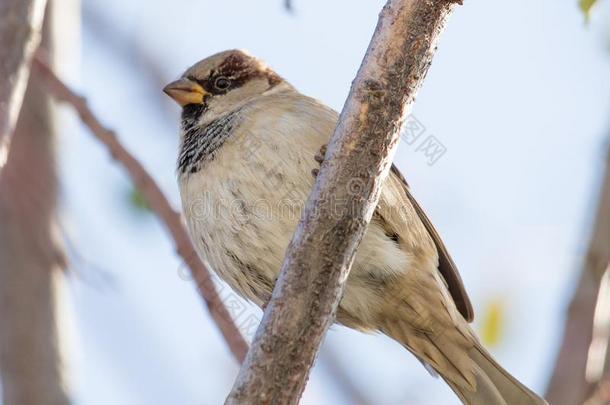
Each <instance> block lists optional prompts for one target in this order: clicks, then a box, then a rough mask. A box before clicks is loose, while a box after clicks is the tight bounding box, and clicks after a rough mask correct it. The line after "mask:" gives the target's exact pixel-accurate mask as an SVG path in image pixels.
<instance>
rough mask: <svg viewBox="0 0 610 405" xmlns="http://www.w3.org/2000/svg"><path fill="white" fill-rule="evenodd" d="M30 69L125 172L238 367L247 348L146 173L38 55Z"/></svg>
mask: <svg viewBox="0 0 610 405" xmlns="http://www.w3.org/2000/svg"><path fill="white" fill-rule="evenodd" d="M33 68H34V69H35V72H36V74H37V75H39V76H40V77H41V79H42V80H43V81H44V83H45V84H46V86H47V88H48V90H49V92H50V93H51V94H52V95H53V96H55V98H57V99H58V100H60V101H64V102H67V103H68V104H70V105H71V106H72V107H73V108H74V109H75V110H76V112H77V113H78V115H79V116H80V118H81V120H82V122H83V123H84V124H85V125H86V126H87V127H89V129H90V130H91V132H92V133H93V135H95V137H96V138H97V139H98V140H99V141H101V142H102V143H103V144H104V145H106V147H107V148H108V150H109V151H110V153H111V154H112V157H113V158H114V159H115V160H117V161H118V162H119V163H121V164H122V165H123V167H124V168H125V169H126V170H127V172H128V173H129V175H130V176H131V179H132V180H133V182H134V183H135V186H136V187H137V188H138V190H140V192H141V193H142V195H144V197H145V198H146V201H147V202H148V203H149V204H150V207H151V209H152V210H153V211H154V212H155V213H156V214H157V216H158V217H159V219H160V220H161V221H162V222H163V223H164V224H165V226H166V228H167V230H168V231H169V233H170V234H171V236H172V237H173V239H174V243H175V246H176V251H177V253H178V254H179V255H180V256H181V257H182V259H183V260H184V261H185V262H186V264H187V265H188V266H189V268H190V269H191V272H192V274H193V276H194V277H195V280H196V281H197V287H198V290H199V293H200V295H201V297H202V298H203V300H204V301H205V303H206V305H207V307H208V310H209V312H210V314H211V315H212V318H213V319H214V321H215V322H216V324H217V325H218V328H219V329H220V331H221V332H222V334H223V336H224V338H225V340H226V341H227V344H228V345H229V347H230V349H231V351H232V352H233V354H234V355H235V357H236V358H237V360H238V361H239V362H240V363H241V362H243V360H244V357H245V355H246V353H247V351H248V344H247V343H246V341H245V340H244V338H243V337H242V335H241V333H240V331H239V329H238V328H237V327H236V326H235V323H234V322H233V320H232V318H231V316H230V314H229V312H228V311H227V309H226V307H225V306H224V304H223V302H222V300H221V299H220V296H219V295H218V293H217V291H216V288H215V286H214V283H213V281H212V278H211V276H210V272H209V270H208V268H207V267H206V266H205V265H204V263H203V262H202V261H201V260H200V259H199V257H198V256H197V253H196V252H195V249H194V247H193V244H192V242H191V240H190V238H189V236H188V233H187V231H186V229H185V227H184V225H183V223H182V220H181V218H180V214H179V213H177V212H176V211H175V210H174V209H173V208H172V206H171V205H170V203H169V202H168V201H167V199H166V198H165V196H164V195H163V192H162V191H161V189H160V188H159V186H158V185H157V183H156V182H155V181H154V179H153V178H152V177H151V176H150V175H149V174H148V173H147V172H146V170H145V169H144V167H143V166H142V165H141V164H140V162H138V160H136V158H134V157H133V156H132V155H131V154H130V153H129V152H128V151H127V150H126V149H125V148H124V147H123V145H121V143H120V142H119V140H118V139H117V137H116V135H115V133H114V132H113V131H111V130H109V129H106V128H105V127H104V126H103V125H102V124H101V123H100V121H99V120H98V119H97V117H96V116H95V115H94V114H93V112H92V111H91V110H90V109H89V107H88V106H87V101H86V100H85V99H84V98H83V97H80V96H78V95H77V94H76V93H74V92H73V91H72V90H71V89H70V88H68V87H67V86H66V85H65V84H64V83H63V82H62V81H61V80H60V79H59V78H58V77H57V76H56V75H55V73H54V72H53V71H52V70H51V69H50V68H49V66H48V65H47V64H46V63H45V62H44V58H43V56H42V55H41V54H37V55H36V57H35V58H34V63H33Z"/></svg>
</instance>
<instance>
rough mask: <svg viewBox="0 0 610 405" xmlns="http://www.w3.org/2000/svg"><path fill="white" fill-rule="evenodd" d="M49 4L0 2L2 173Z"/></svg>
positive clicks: (21, 0) (17, 0) (23, 0)
mask: <svg viewBox="0 0 610 405" xmlns="http://www.w3.org/2000/svg"><path fill="white" fill-rule="evenodd" d="M45 4H46V0H2V1H0V78H1V79H2V80H0V171H1V170H2V168H3V166H4V164H5V163H6V158H7V154H8V148H9V144H10V139H11V135H12V134H13V130H14V128H15V122H16V121H17V116H18V115H19V110H20V108H21V103H22V101H23V96H24V93H25V88H26V84H27V82H28V76H29V72H30V62H31V60H32V55H33V53H34V51H35V50H36V48H37V47H38V44H39V43H40V30H41V28H42V19H43V15H44V8H45Z"/></svg>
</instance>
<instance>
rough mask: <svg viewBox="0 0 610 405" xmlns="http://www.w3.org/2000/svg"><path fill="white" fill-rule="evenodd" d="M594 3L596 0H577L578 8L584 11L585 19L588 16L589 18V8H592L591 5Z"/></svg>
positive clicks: (587, 18)
mask: <svg viewBox="0 0 610 405" xmlns="http://www.w3.org/2000/svg"><path fill="white" fill-rule="evenodd" d="M596 3H597V0H579V1H578V5H579V6H580V9H581V10H582V12H583V13H584V15H585V19H586V20H587V21H589V18H591V10H592V9H593V6H595V4H596Z"/></svg>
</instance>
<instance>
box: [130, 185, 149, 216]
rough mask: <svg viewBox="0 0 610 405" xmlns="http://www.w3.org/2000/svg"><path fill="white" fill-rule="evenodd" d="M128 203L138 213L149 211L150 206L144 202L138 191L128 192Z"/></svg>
mask: <svg viewBox="0 0 610 405" xmlns="http://www.w3.org/2000/svg"><path fill="white" fill-rule="evenodd" d="M129 202H130V205H131V206H132V207H133V208H135V209H137V210H138V211H148V212H150V211H151V209H150V205H148V201H146V198H144V195H142V193H140V190H138V189H137V188H131V190H130V191H129Z"/></svg>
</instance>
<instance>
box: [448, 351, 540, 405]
mask: <svg viewBox="0 0 610 405" xmlns="http://www.w3.org/2000/svg"><path fill="white" fill-rule="evenodd" d="M468 356H469V357H470V359H471V360H472V361H473V362H474V363H475V370H474V375H475V381H476V383H475V388H474V390H472V389H471V388H469V387H467V386H464V385H457V384H455V383H453V382H451V381H449V380H447V379H445V381H446V382H447V383H448V384H449V386H450V387H451V388H452V389H453V391H454V392H455V393H456V395H457V396H458V397H459V398H460V399H461V400H462V402H463V403H464V404H467V405H548V403H547V402H546V401H545V400H544V399H542V398H541V397H539V396H538V395H536V394H535V393H534V392H533V391H531V390H530V389H529V388H527V387H526V386H525V385H523V384H521V383H520V382H519V381H517V379H516V378H515V377H513V376H512V375H510V374H509V373H508V372H507V371H506V370H504V369H503V368H502V367H501V366H500V365H499V364H498V363H496V362H495V360H494V359H493V358H492V357H491V355H490V354H489V353H488V352H487V351H486V350H485V349H484V348H483V347H482V346H481V345H480V344H479V343H477V344H476V345H475V346H473V347H472V348H471V349H470V350H469V351H468Z"/></svg>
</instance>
